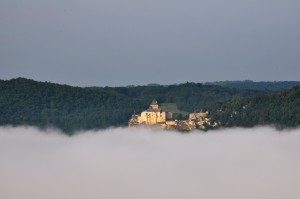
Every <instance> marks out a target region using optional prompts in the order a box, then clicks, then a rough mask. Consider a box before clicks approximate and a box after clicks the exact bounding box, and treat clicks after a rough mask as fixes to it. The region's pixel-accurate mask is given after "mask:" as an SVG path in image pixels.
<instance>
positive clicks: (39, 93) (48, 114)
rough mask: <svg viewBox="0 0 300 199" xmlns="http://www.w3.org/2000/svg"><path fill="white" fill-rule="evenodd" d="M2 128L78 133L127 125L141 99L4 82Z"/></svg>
mask: <svg viewBox="0 0 300 199" xmlns="http://www.w3.org/2000/svg"><path fill="white" fill-rule="evenodd" d="M0 91H1V93H0V125H35V126H38V127H41V128H45V127H48V126H53V127H56V128H60V129H62V130H63V131H65V132H67V133H69V134H71V133H73V132H74V131H76V130H86V129H98V128H106V127H110V126H120V125H127V121H128V118H130V115H131V114H132V111H133V110H134V109H135V110H137V111H140V110H141V108H142V106H141V103H140V102H139V101H138V100H133V99H129V98H128V97H126V96H123V95H117V94H115V93H109V92H106V91H97V90H91V89H84V88H79V87H71V86H66V85H58V84H52V83H42V82H36V81H33V80H27V79H23V78H18V79H13V80H10V81H0Z"/></svg>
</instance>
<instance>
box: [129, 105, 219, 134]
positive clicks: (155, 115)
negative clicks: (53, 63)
mask: <svg viewBox="0 0 300 199" xmlns="http://www.w3.org/2000/svg"><path fill="white" fill-rule="evenodd" d="M208 115H209V114H208V112H199V113H190V114H189V118H188V119H187V120H173V113H172V112H168V111H163V110H162V109H161V108H160V107H159V105H158V103H157V101H156V100H153V101H152V103H151V104H150V106H149V108H148V109H147V110H145V111H143V112H142V113H141V114H140V115H137V114H135V113H134V114H133V115H132V116H131V118H130V120H129V122H128V126H130V127H134V126H140V125H147V126H160V127H161V128H163V129H177V130H179V131H190V130H193V129H196V128H198V129H202V130H206V128H207V127H213V128H214V127H217V126H218V123H216V122H211V119H210V118H209V116H208Z"/></svg>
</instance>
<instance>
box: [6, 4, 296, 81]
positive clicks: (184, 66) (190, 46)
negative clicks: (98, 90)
mask: <svg viewBox="0 0 300 199" xmlns="http://www.w3.org/2000/svg"><path fill="white" fill-rule="evenodd" d="M299 9H300V1H299V0H284V1H283V0H226V1H224V0H184V1H183V0H151V1H150V0H143V1H139V0H88V1H83V0H43V1H40V0H1V1H0V79H11V78H16V77H25V78H30V79H35V80H39V81H50V82H55V83H64V84H69V85H74V86H126V85H145V84H149V83H159V84H173V83H183V82H186V81H189V82H207V81H218V80H245V79H247V80H254V81H282V80H295V81H297V80H299V74H300V67H299V64H300V53H299V52H300V23H299V21H300V12H299Z"/></svg>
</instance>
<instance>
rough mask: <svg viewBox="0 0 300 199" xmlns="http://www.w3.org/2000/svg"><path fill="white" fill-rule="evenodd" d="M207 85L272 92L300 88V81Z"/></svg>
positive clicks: (247, 81)
mask: <svg viewBox="0 0 300 199" xmlns="http://www.w3.org/2000/svg"><path fill="white" fill-rule="evenodd" d="M205 85H218V86H223V87H228V88H237V89H253V90H262V91H265V90H270V91H279V90H284V89H289V88H292V87H294V86H300V81H276V82H268V81H262V82H254V81H251V80H245V81H218V82H207V83H205Z"/></svg>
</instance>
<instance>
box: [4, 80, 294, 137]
mask: <svg viewBox="0 0 300 199" xmlns="http://www.w3.org/2000/svg"><path fill="white" fill-rule="evenodd" d="M298 89H299V88H298ZM292 91H293V92H292ZM286 92H287V93H286V94H284V93H285V92H283V93H279V94H278V93H275V94H272V93H270V92H268V94H266V93H265V92H263V91H255V90H248V89H242V90H241V89H234V88H224V87H221V86H216V85H202V84H197V83H189V82H187V83H185V84H179V85H170V86H160V85H152V84H151V85H150V86H130V87H104V88H101V87H90V88H80V87H72V86H67V85H59V84H53V83H48V82H37V81H33V80H28V79H24V78H17V79H12V80H7V81H4V80H0V125H34V126H38V127H40V128H46V127H49V126H52V127H55V128H59V129H61V130H63V131H64V132H66V133H68V134H72V133H74V132H75V131H77V130H87V129H99V128H107V127H110V126H124V125H127V122H128V120H129V118H130V116H131V114H132V113H133V111H134V110H135V111H136V113H139V112H141V111H142V110H145V109H146V108H147V107H148V106H149V103H150V102H151V101H152V99H157V100H158V102H159V103H160V104H162V103H165V104H163V106H165V108H169V109H174V110H175V109H176V111H175V114H174V117H175V118H185V117H186V113H187V112H193V111H195V110H197V109H198V110H200V109H203V110H204V109H205V108H206V109H208V110H211V111H212V113H213V114H211V116H212V119H213V120H221V121H223V123H224V125H225V126H253V125H256V124H269V123H275V124H284V125H286V126H295V125H296V124H299V122H300V121H299V106H300V105H299V91H298V90H297V88H295V89H294V90H291V91H286ZM290 92H292V94H291V93H290ZM253 96H255V97H253ZM284 96H288V97H284ZM249 97H253V98H249ZM221 100H227V101H226V102H224V103H221V102H219V101H221ZM212 104H213V105H212ZM244 106H245V107H246V108H243V107H244ZM219 109H222V112H218V110H219ZM262 110H263V111H262ZM235 112H236V113H235ZM232 114H233V116H232V117H231V115H232Z"/></svg>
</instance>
